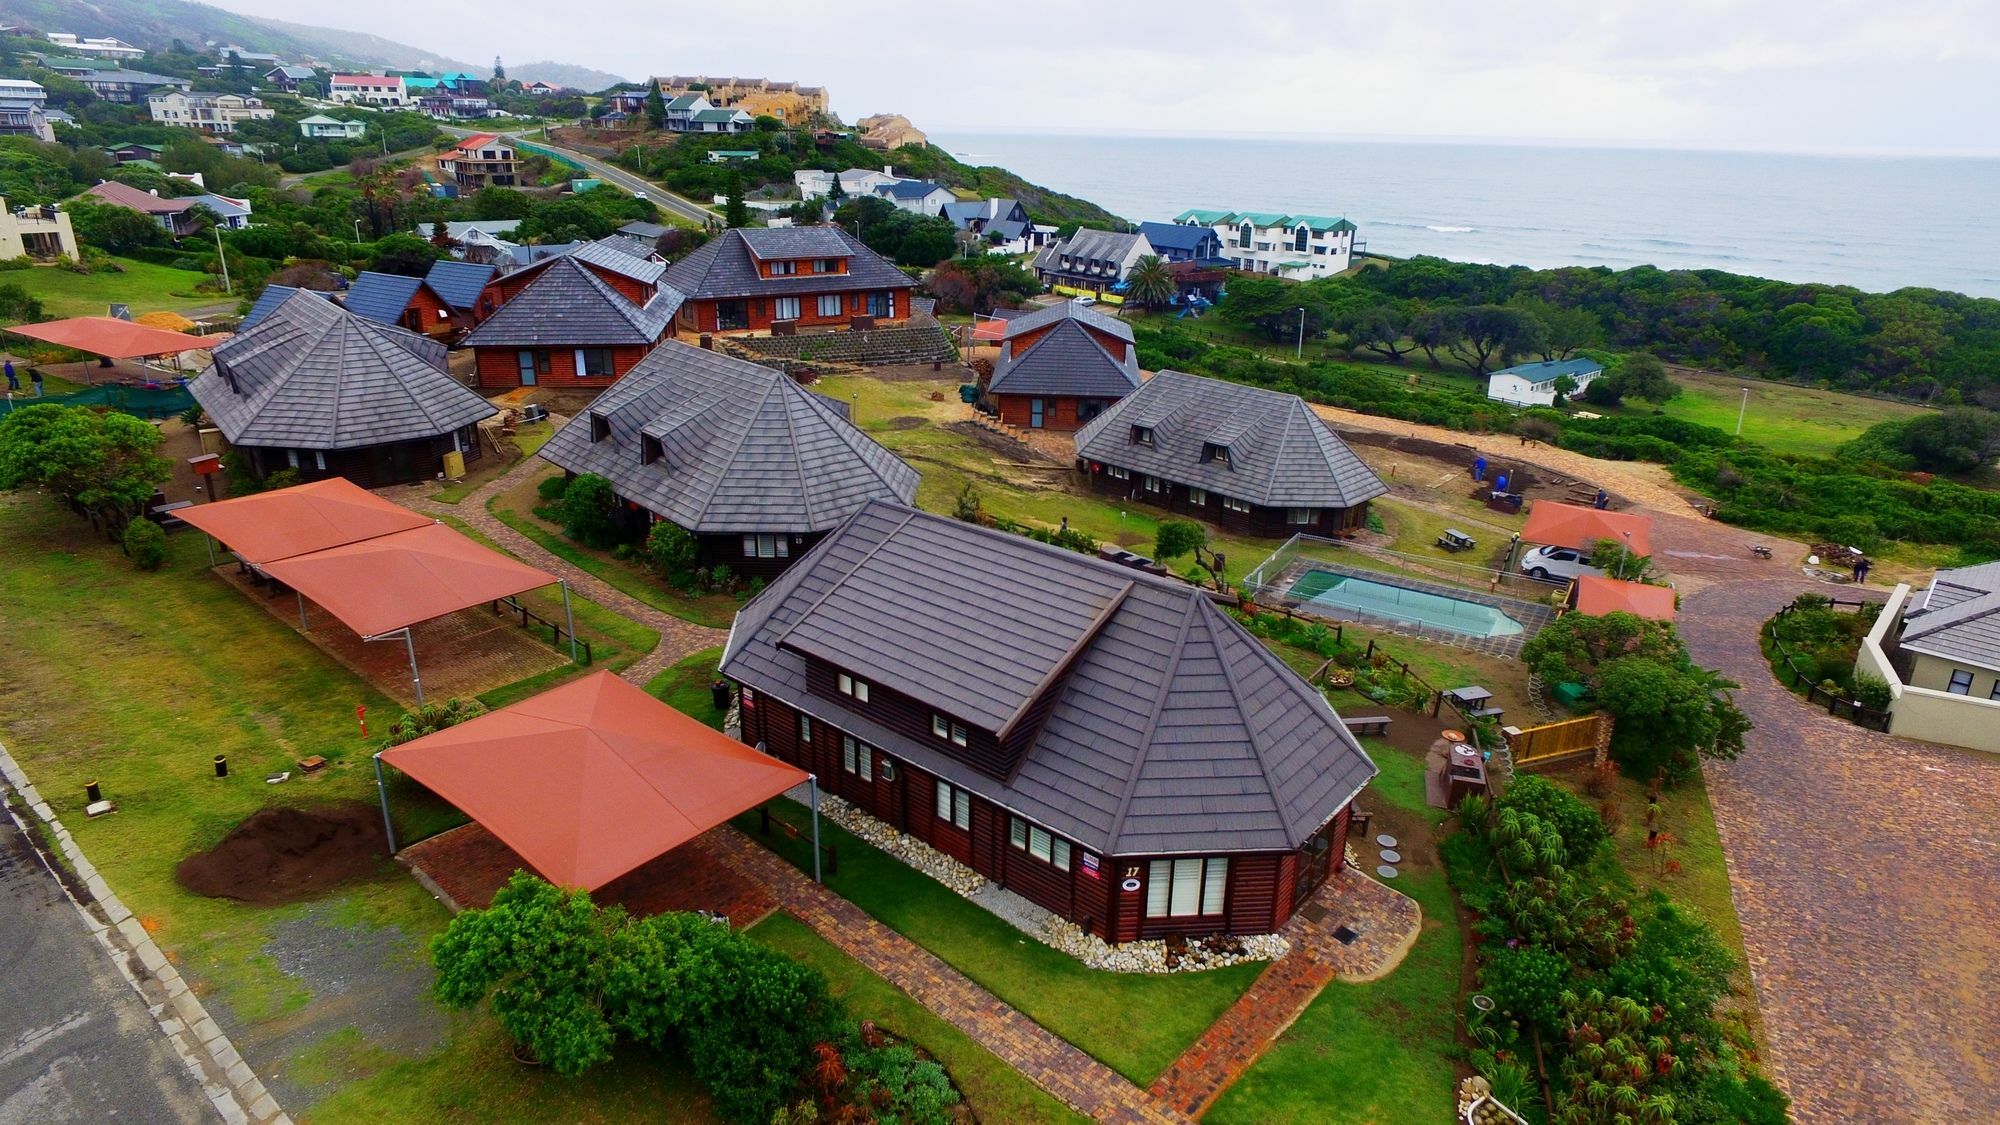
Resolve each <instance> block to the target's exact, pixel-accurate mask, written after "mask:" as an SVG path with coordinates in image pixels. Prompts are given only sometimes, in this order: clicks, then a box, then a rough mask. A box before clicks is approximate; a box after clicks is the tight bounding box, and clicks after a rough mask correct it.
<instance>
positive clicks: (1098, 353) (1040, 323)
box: [986, 301, 1139, 431]
mask: <svg viewBox="0 0 2000 1125" xmlns="http://www.w3.org/2000/svg"><path fill="white" fill-rule="evenodd" d="M1138 387H1139V355H1138V349H1137V348H1136V347H1134V345H1133V342H1132V328H1131V326H1130V325H1128V324H1126V323H1125V322H1124V321H1122V320H1119V319H1118V318H1117V317H1112V316H1106V315H1104V314H1103V313H1100V312H1097V311H1096V310H1094V309H1090V308H1086V307H1084V306H1082V305H1079V304H1077V303H1076V302H1074V301H1063V302H1061V303H1059V304H1056V305H1052V306H1050V307H1048V308H1045V309H1039V310H1037V311H1035V312H1031V313H1027V314H1025V315H1021V316H1016V317H1013V318H1012V319H1010V320H1008V321H1007V322H1006V328H1005V330H1004V335H1003V336H1002V338H1001V341H1000V358H999V360H998V361H996V362H995V363H994V365H993V377H992V379H991V380H989V381H988V383H987V387H986V397H987V400H988V401H989V402H991V403H992V404H993V407H994V410H995V412H996V413H998V414H999V416H1000V420H1001V421H1002V422H1005V423H1007V424H1008V425H1012V426H1025V427H1027V428H1029V429H1035V430H1042V429H1047V430H1063V431H1067V430H1074V429H1077V428H1079V427H1081V426H1083V425H1084V424H1085V423H1088V422H1089V421H1090V420H1091V419H1093V418H1095V417H1097V416H1098V415H1099V414H1102V413H1103V412H1104V411H1105V410H1106V409H1108V408H1109V407H1110V406H1111V404H1112V403H1114V402H1117V401H1118V400H1119V399H1121V398H1124V397H1125V396H1126V395H1128V394H1131V393H1132V392H1133V391H1134V390H1137V389H1138Z"/></svg>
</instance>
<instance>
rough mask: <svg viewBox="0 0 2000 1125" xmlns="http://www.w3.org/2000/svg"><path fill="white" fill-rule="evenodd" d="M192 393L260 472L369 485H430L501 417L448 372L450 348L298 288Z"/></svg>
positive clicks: (473, 450)
mask: <svg viewBox="0 0 2000 1125" xmlns="http://www.w3.org/2000/svg"><path fill="white" fill-rule="evenodd" d="M214 356H215V362H214V363H213V364H212V365H211V366H210V367H209V368H208V370H206V371H204V372H202V373H201V374H200V375H197V376H195V378H194V380H193V381H192V382H190V383H189V384H188V390H189V391H190V392H191V393H192V394H193V395H194V399H195V401H196V402H198V403H200V404H201V408H202V409H203V410H204V411H206V412H207V414H208V417H209V419H210V421H212V422H214V423H215V425H216V427H217V428H218V429H220V430H221V431H222V436H223V437H224V438H226V439H228V441H229V444H230V445H231V446H233V447H235V448H236V449H238V450H241V451H242V452H243V453H244V454H246V455H247V456H248V457H249V460H250V467H251V471H252V472H254V473H255V474H256V475H257V476H258V477H260V478H261V477H264V476H267V475H269V474H270V473H273V472H276V471H278V470H279V469H288V468H289V469H296V470H298V473H299V476H300V477H302V478H304V479H305V480H309V481H310V480H320V479H323V478H326V477H336V476H337V477H346V478H347V479H348V480H350V481H353V482H354V483H355V484H358V485H361V486H362V487H364V488H379V487H381V486H383V485H387V484H398V483H401V482H404V481H413V480H430V479H432V478H434V477H436V476H437V475H438V473H439V472H441V471H443V469H444V455H445V454H446V453H449V452H457V453H460V454H463V455H464V457H465V459H466V460H467V461H475V460H477V459H478V458H479V457H480V455H481V450H480V445H479V434H478V423H479V422H480V420H481V419H484V418H490V417H492V416H493V415H494V414H495V413H497V411H495V409H494V408H493V405H492V404H491V403H489V402H487V401H486V400H485V399H483V398H481V397H479V395H477V394H475V393H473V392H472V391H470V390H468V389H466V387H465V386H464V385H463V384H461V383H460V382H459V381H458V380H457V379H455V378H453V377H452V375H451V373H450V372H449V371H448V370H446V368H445V349H444V345H442V344H439V343H437V342H436V341H434V340H430V339H427V338H425V337H423V336H420V335H418V334H416V333H413V332H408V331H405V330H404V329H401V328H397V327H394V326H392V325H386V324H377V323H375V322H373V321H370V320H366V319H364V318H362V317H359V316H356V315H354V314H353V313H352V312H349V311H347V310H346V309H342V308H340V307H339V306H337V305H335V304H334V303H333V302H331V301H328V300H326V299H325V298H324V297H322V296H320V295H318V294H315V293H312V292H309V291H306V290H293V291H291V292H290V293H289V294H287V295H285V296H284V297H283V299H282V300H281V301H279V302H278V303H277V304H276V305H275V306H272V307H269V308H267V309H266V311H265V312H264V314H263V315H262V316H260V317H259V318H258V320H257V322H256V323H255V324H254V325H253V326H252V327H250V328H248V329H246V330H244V331H241V332H238V333H237V334H236V335H235V336H233V337H231V338H230V339H229V340H227V341H226V342H224V343H222V344H220V345H218V346H217V347H216V349H215V352H214Z"/></svg>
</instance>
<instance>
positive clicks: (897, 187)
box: [875, 180, 943, 199]
mask: <svg viewBox="0 0 2000 1125" xmlns="http://www.w3.org/2000/svg"><path fill="white" fill-rule="evenodd" d="M942 190H943V189H942V188H940V187H938V185H936V184H934V183H931V182H930V181H929V180H894V181H892V182H890V183H886V184H876V185H875V194H877V195H886V196H890V197H892V198H895V199H922V198H923V197H925V196H927V195H929V194H930V193H932V192H934V191H942Z"/></svg>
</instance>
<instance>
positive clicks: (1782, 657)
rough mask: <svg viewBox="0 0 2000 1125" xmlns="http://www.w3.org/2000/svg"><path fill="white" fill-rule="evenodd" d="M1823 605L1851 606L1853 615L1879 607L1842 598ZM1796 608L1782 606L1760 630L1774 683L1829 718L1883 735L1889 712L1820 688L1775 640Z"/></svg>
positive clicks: (1833, 606) (1788, 650) (1778, 641)
mask: <svg viewBox="0 0 2000 1125" xmlns="http://www.w3.org/2000/svg"><path fill="white" fill-rule="evenodd" d="M1825 602H1826V604H1827V605H1829V606H1831V607H1832V608H1834V609H1839V608H1840V607H1842V606H1852V607H1853V608H1854V611H1855V612H1857V613H1859V612H1860V611H1861V610H1862V609H1863V608H1865V607H1867V606H1878V607H1879V606H1880V605H1881V604H1882V603H1880V602H1875V601H1848V600H1846V599H1843V598H1827V599H1825ZM1797 608H1798V603H1797V602H1793V603H1792V604H1790V605H1787V606H1785V607H1784V608H1783V609H1781V610H1779V611H1778V612H1777V613H1776V614H1774V615H1772V617H1771V620H1770V621H1769V622H1766V623H1765V626H1764V636H1765V639H1766V640H1768V641H1770V643H1771V651H1772V652H1773V653H1775V654H1776V655H1777V662H1776V663H1775V664H1773V665H1772V668H1771V670H1772V672H1773V673H1774V674H1775V675H1776V676H1777V677H1778V682H1779V683H1781V684H1784V685H1785V686H1786V687H1788V688H1790V689H1792V690H1793V691H1795V692H1798V693H1799V694H1801V695H1803V696H1805V697H1806V699H1807V700H1808V701H1810V702H1811V703H1813V704H1815V705H1817V706H1820V707H1824V708H1826V713H1827V714H1829V715H1833V716H1836V717H1838V718H1842V719H1846V720H1847V721H1848V722H1851V723H1853V724H1854V725H1856V726H1859V727H1866V728H1868V729H1869V730H1878V731H1882V732H1884V733H1887V732H1888V730H1889V718H1890V716H1889V712H1887V711H1877V710H1876V709H1874V708H1873V707H1869V706H1866V705H1864V704H1863V703H1862V702H1861V701H1860V700H1856V699H1844V698H1842V697H1841V696H1838V695H1835V694H1834V693H1832V692H1830V691H1828V690H1826V689H1825V688H1823V687H1820V686H1819V684H1818V683H1816V682H1814V681H1813V679H1812V678H1811V677H1810V676H1808V675H1807V674H1806V673H1805V671H1804V670H1803V669H1801V668H1800V667H1799V665H1798V662H1797V660H1796V659H1795V654H1794V653H1793V652H1792V651H1791V650H1790V649H1787V648H1786V647H1785V642H1783V641H1781V640H1779V639H1778V622H1780V621H1783V620H1784V619H1785V617H1786V615H1788V614H1790V613H1791V612H1792V611H1793V610H1795V609H1797Z"/></svg>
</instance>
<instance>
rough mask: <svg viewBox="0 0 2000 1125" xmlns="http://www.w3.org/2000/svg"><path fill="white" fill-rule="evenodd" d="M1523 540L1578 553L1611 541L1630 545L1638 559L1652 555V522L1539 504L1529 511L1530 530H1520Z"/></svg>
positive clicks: (1545, 502) (1571, 506) (1546, 502)
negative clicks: (1571, 549) (1605, 540)
mask: <svg viewBox="0 0 2000 1125" xmlns="http://www.w3.org/2000/svg"><path fill="white" fill-rule="evenodd" d="M1628 532H1629V533H1630V534H1631V536H1632V538H1631V539H1630V540H1627V539H1626V538H1625V535H1626V534H1627V533H1628ZM1521 538H1522V539H1523V540H1525V541H1527V542H1529V543H1544V544H1547V545H1549V546H1551V547H1574V548H1576V549H1577V550H1579V551H1588V550H1590V549H1591V548H1593V547H1595V546H1597V544H1598V542H1599V541H1600V540H1604V539H1609V540H1611V541H1612V542H1613V543H1623V542H1629V543H1630V544H1631V548H1632V553H1633V554H1635V555H1650V554H1652V553H1653V521H1652V520H1651V519H1650V518H1649V517H1646V516H1634V515H1629V514H1627V513H1625V512H1608V511H1604V510H1602V509H1598V508H1585V507H1581V506H1579V505H1576V504H1558V503H1556V502H1555V501H1553V500H1537V501H1535V503H1534V507H1532V508H1531V509H1529V511H1528V526H1526V527H1524V528H1522V529H1521Z"/></svg>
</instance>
